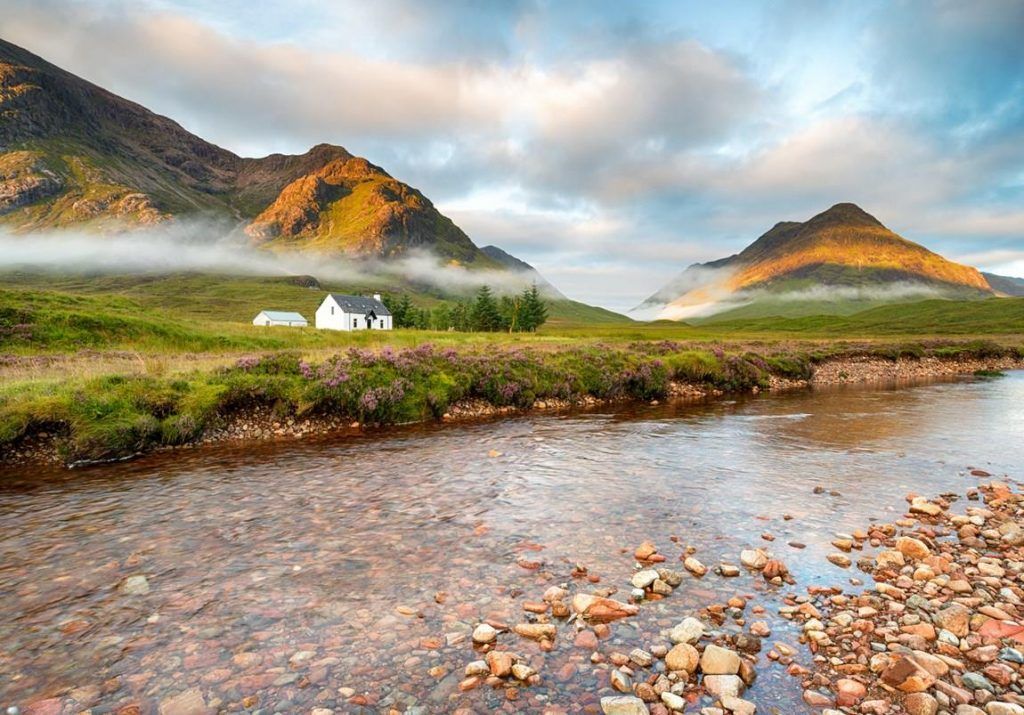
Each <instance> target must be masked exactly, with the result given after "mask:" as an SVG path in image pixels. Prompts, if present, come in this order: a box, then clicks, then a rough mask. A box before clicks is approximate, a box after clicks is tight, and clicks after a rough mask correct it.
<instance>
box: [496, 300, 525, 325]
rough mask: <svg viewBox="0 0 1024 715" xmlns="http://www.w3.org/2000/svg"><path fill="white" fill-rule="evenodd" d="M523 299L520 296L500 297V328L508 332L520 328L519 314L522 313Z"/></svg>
mask: <svg viewBox="0 0 1024 715" xmlns="http://www.w3.org/2000/svg"><path fill="white" fill-rule="evenodd" d="M522 307H523V301H522V298H521V297H520V296H508V295H503V296H502V297H501V307H500V308H499V312H500V313H501V323H502V325H501V328H502V330H507V331H508V332H510V333H514V332H517V331H519V330H522V327H521V326H520V316H521V313H522Z"/></svg>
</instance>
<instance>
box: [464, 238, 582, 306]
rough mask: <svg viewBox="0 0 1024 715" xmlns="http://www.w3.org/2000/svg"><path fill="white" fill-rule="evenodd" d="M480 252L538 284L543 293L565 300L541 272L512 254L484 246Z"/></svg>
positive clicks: (495, 247)
mask: <svg viewBox="0 0 1024 715" xmlns="http://www.w3.org/2000/svg"><path fill="white" fill-rule="evenodd" d="M480 250H481V251H483V252H484V253H485V254H487V256H488V257H489V258H490V259H491V260H493V261H495V262H497V263H500V264H501V265H503V266H505V267H506V268H507V269H509V270H510V271H513V272H514V273H519V274H521V275H522V276H524V277H525V278H526V280H527V281H528V282H530V283H536V284H537V288H539V289H540V291H541V293H543V294H545V295H547V296H550V297H552V298H561V299H564V298H565V296H564V295H562V294H561V293H560V292H559V290H558V289H557V288H555V287H554V286H553V285H552V284H551V283H549V282H548V280H547V279H546V278H545V277H544V276H542V275H541V274H540V271H538V270H537V269H536V268H534V267H533V266H531V265H530V264H529V263H527V262H526V261H524V260H522V259H519V258H516V257H515V256H513V255H512V254H511V253H506V252H505V251H503V250H502V249H500V248H498V247H497V246H484V247H483V248H481V249H480Z"/></svg>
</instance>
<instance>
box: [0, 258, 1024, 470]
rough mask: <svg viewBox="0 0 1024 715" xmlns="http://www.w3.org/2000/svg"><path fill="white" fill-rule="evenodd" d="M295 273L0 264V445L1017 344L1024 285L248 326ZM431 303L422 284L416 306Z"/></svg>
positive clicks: (399, 415)
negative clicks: (775, 312) (693, 320)
mask: <svg viewBox="0 0 1024 715" xmlns="http://www.w3.org/2000/svg"><path fill="white" fill-rule="evenodd" d="M300 283H301V281H296V280H294V279H292V278H260V277H248V278H247V277H225V276H210V275H164V276H39V275H15V274H10V275H7V276H4V277H3V278H0V449H2V448H3V447H4V446H5V445H11V444H14V443H16V442H18V441H19V440H20V439H21V438H23V437H25V436H26V435H31V434H34V433H37V432H39V431H42V430H45V431H48V432H50V433H52V434H55V435H59V448H60V450H61V453H62V455H63V457H64V458H65V459H66V460H67V461H69V462H74V461H79V460H97V459H112V458H118V457H124V456H127V455H131V454H134V453H136V452H140V451H145V450H148V449H152V448H154V447H158V446H163V445H175V444H181V443H186V442H191V441H193V440H195V439H196V438H198V437H199V436H201V435H203V434H205V433H208V432H209V431H210V430H211V429H215V428H216V427H217V426H218V425H221V424H223V423H224V421H225V420H228V419H230V418H231V415H233V414H235V413H237V412H238V411H240V410H241V411H244V410H248V409H251V408H253V407H263V408H268V409H272V410H273V411H275V413H277V414H280V415H281V416H315V415H318V414H330V415H334V416H343V417H345V418H346V419H355V420H359V421H361V422H371V423H381V424H387V423H392V422H404V421H410V420H423V419H434V418H436V417H437V416H439V415H441V414H443V413H444V412H445V411H446V410H447V409H448V408H449V407H450V406H451V405H452V404H454V403H455V402H458V401H460V400H466V399H474V400H483V401H485V402H487V403H489V404H492V405H495V406H498V407H501V406H507V405H512V406H527V405H529V404H532V402H533V401H534V400H537V399H549V398H557V399H564V400H569V401H572V400H579V399H582V398H584V397H588V396H590V397H598V398H618V397H623V398H637V399H645V400H646V399H656V398H659V397H661V396H663V395H664V394H665V393H666V390H667V388H668V385H669V383H670V382H671V381H673V380H681V381H687V382H695V383H700V384H705V385H709V386H714V387H717V388H719V389H724V390H743V389H748V388H750V387H752V386H754V385H764V384H765V383H766V382H767V381H768V380H769V378H770V377H771V376H778V377H789V378H806V377H808V376H809V375H810V374H811V371H812V369H813V365H814V363H815V362H817V361H822V360H827V359H830V358H835V357H844V356H852V355H871V356H874V357H880V358H884V359H897V358H911V359H914V358H921V357H925V356H936V357H942V358H956V357H980V358H989V357H1000V356H1005V355H1014V356H1018V357H1020V356H1024V347H1022V346H1024V337H1022V333H1024V330H1022V327H1024V299H991V300H980V301H971V302H951V301H921V302H918V303H910V304H900V305H892V306H884V307H876V308H872V309H870V310H867V311H862V312H860V313H856V314H853V315H848V316H803V317H794V318H772V317H761V318H756V319H749V320H732V321H723V322H719V323H705V324H701V325H688V324H679V323H666V322H656V323H633V322H628V323H611V322H608V323H604V324H601V323H596V322H590V323H585V322H583V320H584V319H586V318H592V317H593V316H594V315H595V313H594V312H588V311H587V310H583V309H579V308H578V307H577V306H578V304H571V305H569V306H560V305H559V304H557V303H556V304H553V305H552V306H551V312H552V315H553V319H552V320H551V321H550V323H549V324H548V325H545V326H544V328H543V329H542V330H541V331H540V332H538V333H536V334H514V335H508V334H499V333H449V332H443V333H438V332H428V331H414V330H398V331H391V332H372V331H366V332H358V333H344V332H334V331H318V330H316V329H314V328H308V329H289V328H261V327H255V326H253V325H251V323H250V321H251V318H252V316H254V315H255V314H256V312H258V310H259V309H261V308H276V309H286V310H298V311H300V312H302V313H304V314H306V315H307V317H312V313H313V311H314V309H315V307H316V305H318V304H319V302H320V299H321V297H322V295H323V293H324V291H323V290H320V289H318V290H311V289H309V288H306V287H303V286H302V285H301V284H300ZM350 289H351V287H350ZM363 292H365V291H363ZM438 300H441V298H439V297H438V296H434V295H429V294H423V293H421V294H418V295H417V301H418V302H419V303H420V304H421V305H424V306H425V307H426V306H429V305H431V301H433V302H436V301H438ZM597 315H598V316H599V317H600V314H597Z"/></svg>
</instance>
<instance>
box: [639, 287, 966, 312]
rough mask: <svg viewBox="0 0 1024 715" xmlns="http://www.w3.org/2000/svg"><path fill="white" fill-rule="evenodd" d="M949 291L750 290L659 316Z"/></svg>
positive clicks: (674, 307)
mask: <svg viewBox="0 0 1024 715" xmlns="http://www.w3.org/2000/svg"><path fill="white" fill-rule="evenodd" d="M948 297H950V293H949V291H948V290H943V289H942V288H940V287H938V286H934V285H928V284H926V283H915V282H913V281H901V282H898V283H891V284H887V285H877V286H834V285H819V286H811V287H808V288H802V289H800V290H792V291H783V292H776V291H770V290H748V291H740V292H736V293H732V294H730V295H728V296H719V297H717V298H716V299H713V300H708V301H701V300H696V299H695V300H693V301H688V302H686V303H670V304H668V305H665V306H662V307H661V309H660V311H659V312H658V313H657V318H658V319H660V320H685V319H687V318H708V317H711V316H713V315H717V314H719V313H724V312H726V311H728V310H734V309H736V308H743V307H745V306H748V305H752V304H754V303H759V304H775V305H778V306H779V307H780V308H782V309H785V307H786V306H787V305H792V304H794V303H836V304H838V303H863V304H865V306H867V305H868V304H873V303H898V302H901V301H908V300H926V299H929V298H948Z"/></svg>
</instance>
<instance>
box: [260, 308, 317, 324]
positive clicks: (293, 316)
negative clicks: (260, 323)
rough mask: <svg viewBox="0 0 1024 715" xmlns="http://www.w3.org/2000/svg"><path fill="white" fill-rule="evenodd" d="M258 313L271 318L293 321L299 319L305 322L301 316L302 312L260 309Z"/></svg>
mask: <svg viewBox="0 0 1024 715" xmlns="http://www.w3.org/2000/svg"><path fill="white" fill-rule="evenodd" d="M260 313H262V314H263V315H265V316H267V317H268V318H270V319H271V320H286V321H291V322H293V323H294V322H297V321H299V320H301V321H302V322H304V323H305V322H307V321H306V319H305V318H303V317H302V313H291V312H289V311H287V310H261V311H260Z"/></svg>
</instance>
